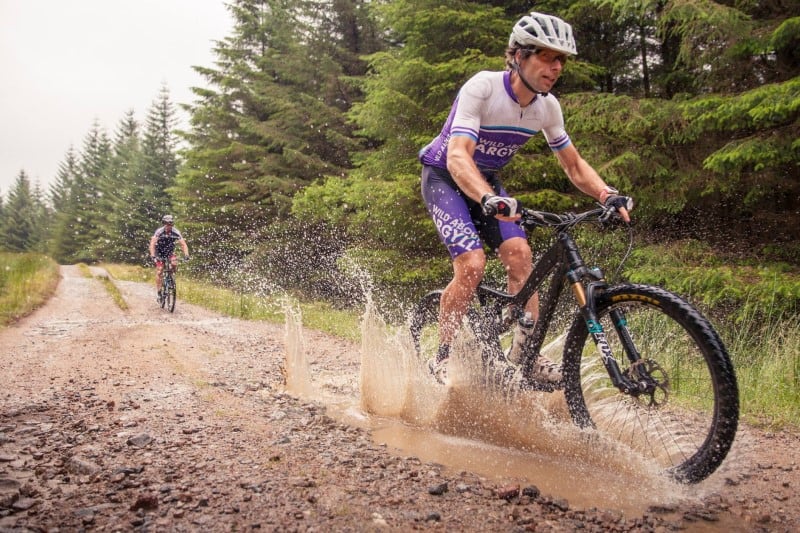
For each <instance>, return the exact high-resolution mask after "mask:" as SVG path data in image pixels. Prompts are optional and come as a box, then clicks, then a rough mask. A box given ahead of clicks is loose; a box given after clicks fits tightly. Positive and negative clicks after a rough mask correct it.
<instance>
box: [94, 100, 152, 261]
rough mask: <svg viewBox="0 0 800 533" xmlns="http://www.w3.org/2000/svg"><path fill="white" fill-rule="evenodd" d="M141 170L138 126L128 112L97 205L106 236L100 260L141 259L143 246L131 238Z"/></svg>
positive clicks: (120, 129) (133, 234)
mask: <svg viewBox="0 0 800 533" xmlns="http://www.w3.org/2000/svg"><path fill="white" fill-rule="evenodd" d="M141 167H142V147H141V139H140V133H139V123H138V122H137V121H136V118H135V117H134V112H133V110H130V111H128V112H127V114H126V115H125V117H124V118H123V119H122V120H121V121H120V123H119V124H118V126H117V130H116V132H115V136H114V143H113V156H112V158H111V163H110V168H109V173H108V176H107V178H106V179H105V180H104V182H103V184H102V190H103V201H102V202H101V205H102V207H103V210H104V211H105V212H107V213H108V233H109V235H108V238H107V241H101V246H99V247H98V250H97V252H98V256H100V257H104V258H106V259H109V260H114V261H122V262H130V263H133V262H136V260H137V259H141V256H142V246H143V245H142V243H141V242H136V238H135V236H136V229H135V228H136V227H137V225H136V221H138V219H139V217H138V216H137V206H138V204H139V203H140V202H141V195H142V193H141V187H139V186H138V184H139V183H140V182H141V180H140V179H139V176H140V174H141ZM137 252H138V253H137Z"/></svg>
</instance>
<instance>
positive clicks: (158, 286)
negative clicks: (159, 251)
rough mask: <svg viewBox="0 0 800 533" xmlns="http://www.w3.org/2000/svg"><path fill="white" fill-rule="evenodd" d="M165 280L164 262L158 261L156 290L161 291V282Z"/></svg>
mask: <svg viewBox="0 0 800 533" xmlns="http://www.w3.org/2000/svg"><path fill="white" fill-rule="evenodd" d="M163 281H164V262H163V261H159V262H158V263H156V290H157V291H161V283H162V282H163Z"/></svg>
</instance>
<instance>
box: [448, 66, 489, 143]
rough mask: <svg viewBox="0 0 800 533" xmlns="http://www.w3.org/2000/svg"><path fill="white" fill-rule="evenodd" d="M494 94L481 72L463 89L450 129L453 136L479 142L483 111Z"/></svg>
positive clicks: (460, 92)
mask: <svg viewBox="0 0 800 533" xmlns="http://www.w3.org/2000/svg"><path fill="white" fill-rule="evenodd" d="M491 94H492V84H491V81H490V80H489V78H487V77H486V76H485V75H484V73H483V72H479V73H478V74H476V75H474V76H473V77H472V78H470V79H469V80H467V82H466V83H465V84H464V85H463V86H462V87H461V90H460V91H459V93H458V103H457V104H456V113H455V116H454V117H453V125H452V127H451V129H450V135H451V136H466V137H470V138H471V139H472V140H474V141H475V142H478V132H479V131H480V127H481V110H482V109H484V107H485V103H486V100H488V99H489V97H490V96H491Z"/></svg>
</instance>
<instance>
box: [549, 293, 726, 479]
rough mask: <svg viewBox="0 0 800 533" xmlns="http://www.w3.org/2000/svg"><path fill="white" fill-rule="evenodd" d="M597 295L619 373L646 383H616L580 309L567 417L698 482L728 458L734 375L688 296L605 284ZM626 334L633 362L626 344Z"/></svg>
mask: <svg viewBox="0 0 800 533" xmlns="http://www.w3.org/2000/svg"><path fill="white" fill-rule="evenodd" d="M595 303H596V312H597V316H598V320H599V321H600V323H601V324H602V326H603V331H604V332H605V336H606V341H607V342H608V345H609V348H610V351H611V355H613V357H614V359H615V360H616V362H617V365H618V366H619V368H620V370H621V371H622V373H623V375H624V376H626V377H627V378H629V379H630V380H632V381H634V382H636V383H642V384H646V385H647V386H646V387H644V388H646V389H647V390H646V391H644V392H642V391H639V392H636V393H624V392H621V391H620V390H619V389H617V388H616V387H615V386H614V385H612V383H611V380H610V379H609V376H608V373H607V371H606V370H605V368H604V366H603V362H602V360H601V358H600V356H599V355H598V353H597V352H598V350H597V348H596V346H595V344H594V342H592V341H591V337H590V335H589V331H588V327H587V324H586V322H585V321H584V319H583V318H582V317H577V319H576V320H575V321H574V322H573V325H572V327H571V329H570V331H569V334H568V337H567V342H566V346H565V349H564V382H565V395H566V400H567V404H568V406H569V410H570V414H571V415H572V418H573V419H574V420H575V422H576V423H577V424H578V425H579V426H581V427H596V428H598V429H600V430H602V431H603V432H604V433H606V434H608V435H611V436H613V437H614V438H616V439H618V440H620V441H623V442H624V444H626V445H628V446H630V447H631V448H633V449H634V450H636V451H638V452H639V453H641V454H642V455H643V456H645V457H646V458H648V459H650V460H653V461H656V462H657V464H659V465H660V466H661V467H662V468H664V469H666V470H668V471H669V472H670V473H671V475H672V476H673V477H675V478H676V479H677V480H679V481H681V482H685V483H697V482H699V481H702V480H703V479H705V478H706V477H708V476H709V475H710V474H711V473H712V472H714V470H716V469H717V467H719V465H720V464H721V463H722V461H723V460H724V459H725V456H726V455H727V453H728V451H729V450H730V448H731V445H732V444H733V439H734V436H735V434H736V429H737V424H738V419H739V392H738V387H737V383H736V376H735V373H734V369H733V365H732V364H731V361H730V357H729V356H728V353H727V351H726V349H725V346H724V345H723V343H722V341H721V340H720V338H719V336H718V335H717V333H716V332H715V331H714V329H713V327H712V326H711V324H710V323H709V322H708V321H707V320H706V319H705V318H704V317H703V316H702V315H701V314H700V313H699V312H698V311H697V310H696V309H694V308H693V307H692V306H691V305H690V304H688V303H687V302H685V301H684V300H683V299H681V298H680V297H679V296H677V295H675V294H672V293H670V292H668V291H665V290H662V289H659V288H657V287H649V286H644V285H620V286H616V287H611V288H609V289H607V290H606V291H605V292H603V293H601V294H598V295H597V298H596V302H595ZM612 317H613V318H612ZM627 335H629V336H630V339H631V340H632V343H633V345H635V349H636V352H638V361H637V362H636V363H632V362H631V357H629V355H628V354H626V352H625V351H624V349H623V342H622V338H623V337H624V336H627ZM607 355H608V354H607ZM634 359H636V357H634Z"/></svg>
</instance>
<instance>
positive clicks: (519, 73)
mask: <svg viewBox="0 0 800 533" xmlns="http://www.w3.org/2000/svg"><path fill="white" fill-rule="evenodd" d="M511 70H513V71H514V72H516V73H517V76H519V81H521V82H522V85H524V86H525V87H527V88H528V90H529V91H530V92H532V93H533V94H541V95H542V96H547V92H542V91H537V90H536V89H534V88H533V87H532V86H531V84H530V83H528V80H526V79H525V76H523V75H522V71H521V70H520V68H519V63H517V61H516V60H514V61H512V62H511Z"/></svg>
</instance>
